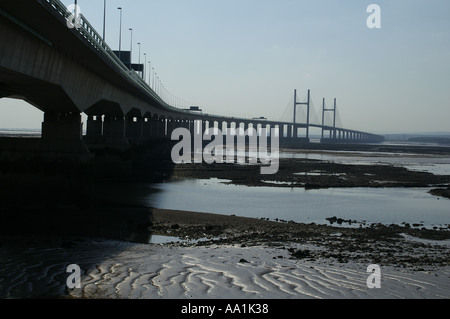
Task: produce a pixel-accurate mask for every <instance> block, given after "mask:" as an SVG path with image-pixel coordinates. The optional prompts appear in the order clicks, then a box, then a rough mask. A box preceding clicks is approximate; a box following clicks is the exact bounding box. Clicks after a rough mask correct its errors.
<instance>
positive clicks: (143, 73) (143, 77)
mask: <svg viewBox="0 0 450 319" xmlns="http://www.w3.org/2000/svg"><path fill="white" fill-rule="evenodd" d="M144 58H145V62H144V70H143V71H142V79H143V80H144V82H147V81H146V80H145V75H146V73H145V68H146V65H147V53H144Z"/></svg>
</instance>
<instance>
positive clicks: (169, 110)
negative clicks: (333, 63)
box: [0, 0, 383, 160]
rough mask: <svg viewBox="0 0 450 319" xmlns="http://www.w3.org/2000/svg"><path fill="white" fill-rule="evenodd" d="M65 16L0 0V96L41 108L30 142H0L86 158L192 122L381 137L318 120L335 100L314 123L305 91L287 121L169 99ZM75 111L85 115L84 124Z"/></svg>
mask: <svg viewBox="0 0 450 319" xmlns="http://www.w3.org/2000/svg"><path fill="white" fill-rule="evenodd" d="M71 18H72V17H71V13H70V12H69V11H68V10H67V8H66V7H65V6H64V5H63V4H62V3H61V2H60V1H59V0H2V1H1V4H0V98H3V97H8V98H17V99H22V100H24V101H27V102H28V103H30V104H32V105H33V106H35V107H36V108H38V109H40V110H41V111H43V113H44V120H43V123H42V137H41V141H40V142H39V143H38V144H36V143H35V144H33V146H32V145H30V143H31V142H30V141H28V140H17V141H14V142H11V141H2V145H0V146H1V147H2V149H5V148H6V149H21V148H24V149H25V148H30V147H31V148H33V147H34V148H36V150H40V151H45V152H46V153H47V154H49V156H50V154H53V155H55V154H62V153H64V154H69V155H70V156H72V155H74V154H76V156H78V157H80V158H85V159H86V160H87V159H89V158H90V155H89V154H90V151H92V150H94V149H101V148H116V149H126V148H127V147H129V146H130V145H139V144H142V143H145V142H146V141H151V140H155V139H166V140H167V139H170V137H171V134H172V131H173V130H174V129H175V128H178V127H184V128H187V129H189V130H191V131H192V130H193V129H194V127H196V125H195V124H197V125H199V127H200V130H201V132H204V131H205V130H207V129H208V128H219V129H221V130H222V131H227V132H236V133H235V134H241V133H240V132H245V131H246V130H247V129H248V128H250V127H252V128H255V129H256V128H262V127H264V128H266V129H270V128H276V129H278V132H279V133H278V134H279V139H280V143H281V144H283V143H305V142H306V143H307V142H310V134H309V132H310V129H311V128H316V129H319V130H321V131H322V135H321V142H326V143H377V142H380V141H382V140H383V137H381V136H379V135H375V134H371V133H368V132H362V131H357V130H351V129H345V128H340V127H337V126H336V123H335V121H333V124H332V125H325V124H324V114H325V112H333V113H334V119H335V118H336V103H335V107H334V108H333V109H327V108H326V107H325V104H324V106H323V110H322V124H320V125H319V124H313V123H311V122H310V119H309V111H310V92H309V91H308V100H307V102H298V101H297V97H295V99H294V104H293V120H292V121H274V120H269V119H266V118H261V117H255V118H239V117H226V116H219V115H214V114H206V113H203V112H201V110H199V109H197V108H195V107H193V108H188V109H186V108H184V109H183V108H179V107H175V106H174V105H172V104H173V103H171V101H170V99H168V98H167V97H165V96H164V95H163V94H161V92H158V90H154V89H153V88H151V87H150V86H149V85H148V84H147V83H146V82H145V81H144V80H143V79H142V77H141V76H140V75H139V74H138V72H136V71H135V70H134V69H133V68H131V67H130V65H131V62H132V61H129V63H126V62H125V61H124V59H123V58H122V57H119V56H118V54H117V51H114V50H112V49H111V48H110V47H109V46H108V44H107V43H105V41H104V40H103V38H102V36H100V35H99V34H98V33H97V31H96V30H95V29H94V28H93V27H92V25H91V24H90V23H89V21H88V20H87V19H86V18H85V17H84V16H82V15H81V16H80V18H81V20H80V25H79V26H77V27H76V28H69V27H68V24H67V23H68V21H69V22H71ZM295 95H296V91H295ZM302 104H304V105H305V106H306V108H307V113H308V116H307V118H306V119H305V120H304V122H303V123H297V122H296V111H297V107H299V105H302ZM82 113H84V114H85V115H86V116H87V123H86V127H85V128H83V123H82V117H81V116H82ZM197 127H198V126H197ZM230 129H231V130H230ZM233 129H234V130H233ZM84 131H85V132H86V133H85V134H83V132H84ZM303 131H304V133H303ZM8 143H9V144H8ZM4 144H7V145H4Z"/></svg>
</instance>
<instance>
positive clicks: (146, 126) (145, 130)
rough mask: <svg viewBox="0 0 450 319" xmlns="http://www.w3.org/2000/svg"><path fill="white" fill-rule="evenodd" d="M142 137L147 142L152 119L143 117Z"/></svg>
mask: <svg viewBox="0 0 450 319" xmlns="http://www.w3.org/2000/svg"><path fill="white" fill-rule="evenodd" d="M142 135H143V137H144V139H146V140H149V139H151V137H152V119H151V118H149V117H144V119H143V123H142Z"/></svg>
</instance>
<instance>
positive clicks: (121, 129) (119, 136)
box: [103, 115, 129, 145]
mask: <svg viewBox="0 0 450 319" xmlns="http://www.w3.org/2000/svg"><path fill="white" fill-rule="evenodd" d="M125 132H126V124H125V117H124V116H123V115H122V116H115V115H105V119H104V123H103V136H104V137H105V140H106V144H109V145H124V144H126V145H128V144H129V143H128V140H127V138H126V135H125Z"/></svg>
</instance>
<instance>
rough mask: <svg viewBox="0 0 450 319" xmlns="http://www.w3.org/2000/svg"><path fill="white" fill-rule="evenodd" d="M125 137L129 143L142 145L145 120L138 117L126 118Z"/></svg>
mask: <svg viewBox="0 0 450 319" xmlns="http://www.w3.org/2000/svg"><path fill="white" fill-rule="evenodd" d="M125 136H126V137H127V139H128V141H129V142H132V143H142V141H143V119H142V117H140V116H138V117H136V116H127V117H126V129H125Z"/></svg>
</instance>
